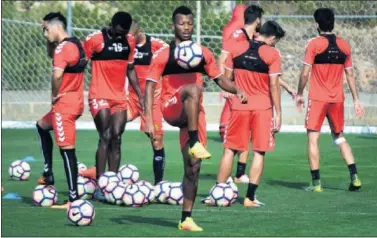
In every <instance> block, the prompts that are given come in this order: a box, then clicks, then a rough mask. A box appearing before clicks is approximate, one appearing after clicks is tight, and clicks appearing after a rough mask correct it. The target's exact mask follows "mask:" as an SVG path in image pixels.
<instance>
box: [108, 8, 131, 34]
mask: <svg viewBox="0 0 377 238" xmlns="http://www.w3.org/2000/svg"><path fill="white" fill-rule="evenodd" d="M131 24H132V17H131V15H130V14H129V13H128V12H117V13H115V14H114V16H113V17H112V18H111V26H112V27H116V26H120V27H121V28H122V29H123V30H129V29H130V28H131Z"/></svg>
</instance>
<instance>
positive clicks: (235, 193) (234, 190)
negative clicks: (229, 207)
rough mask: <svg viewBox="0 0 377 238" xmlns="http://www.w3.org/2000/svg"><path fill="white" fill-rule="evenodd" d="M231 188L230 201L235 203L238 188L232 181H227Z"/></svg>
mask: <svg viewBox="0 0 377 238" xmlns="http://www.w3.org/2000/svg"><path fill="white" fill-rule="evenodd" d="M227 184H228V185H229V186H230V187H231V188H232V190H233V198H232V201H231V203H235V202H236V201H237V199H238V188H237V185H236V184H235V183H233V182H231V183H227Z"/></svg>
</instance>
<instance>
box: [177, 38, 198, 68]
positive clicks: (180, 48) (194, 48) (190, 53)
mask: <svg viewBox="0 0 377 238" xmlns="http://www.w3.org/2000/svg"><path fill="white" fill-rule="evenodd" d="M174 59H175V60H176V61H177V63H178V65H179V66H181V67H182V68H184V69H190V68H195V67H196V66H198V65H199V64H200V62H201V61H202V59H203V51H202V48H201V47H200V46H199V45H197V44H196V43H195V42H193V41H190V40H189V41H182V42H181V43H180V44H179V45H177V47H176V48H175V50H174Z"/></svg>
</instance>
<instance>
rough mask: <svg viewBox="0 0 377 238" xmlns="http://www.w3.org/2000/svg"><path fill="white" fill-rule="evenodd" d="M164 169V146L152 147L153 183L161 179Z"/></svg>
mask: <svg viewBox="0 0 377 238" xmlns="http://www.w3.org/2000/svg"><path fill="white" fill-rule="evenodd" d="M164 169H165V150H164V148H162V149H160V150H155V149H153V173H154V184H155V185H156V184H158V183H159V182H161V181H162V178H163V177H164Z"/></svg>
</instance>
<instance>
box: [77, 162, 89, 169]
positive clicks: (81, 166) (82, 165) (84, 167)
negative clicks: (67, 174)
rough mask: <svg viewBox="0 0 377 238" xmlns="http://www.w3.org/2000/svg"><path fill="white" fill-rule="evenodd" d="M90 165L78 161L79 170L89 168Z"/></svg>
mask: <svg viewBox="0 0 377 238" xmlns="http://www.w3.org/2000/svg"><path fill="white" fill-rule="evenodd" d="M87 169H88V167H86V165H85V164H84V163H81V162H78V161H77V170H87Z"/></svg>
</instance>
